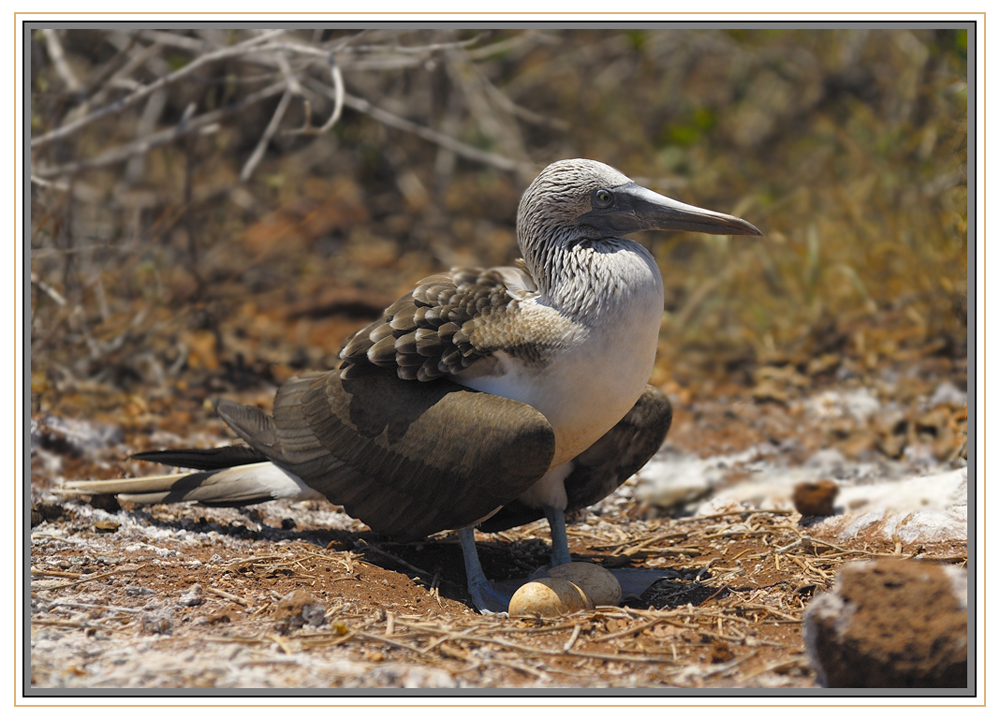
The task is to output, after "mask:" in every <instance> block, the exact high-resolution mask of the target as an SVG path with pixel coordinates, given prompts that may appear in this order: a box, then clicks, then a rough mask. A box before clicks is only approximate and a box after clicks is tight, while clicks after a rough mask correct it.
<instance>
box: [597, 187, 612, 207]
mask: <svg viewBox="0 0 1000 719" xmlns="http://www.w3.org/2000/svg"><path fill="white" fill-rule="evenodd" d="M594 199H595V200H596V201H597V204H598V205H600V206H601V207H610V206H611V204H612V203H613V202H614V201H615V196H614V195H612V194H611V193H610V192H609V191H608V190H598V191H597V192H595V193H594Z"/></svg>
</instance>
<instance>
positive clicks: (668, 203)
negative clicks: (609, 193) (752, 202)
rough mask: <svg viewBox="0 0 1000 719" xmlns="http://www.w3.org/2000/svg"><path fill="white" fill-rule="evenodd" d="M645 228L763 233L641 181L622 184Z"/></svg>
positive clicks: (716, 232) (716, 233) (744, 221)
mask: <svg viewBox="0 0 1000 719" xmlns="http://www.w3.org/2000/svg"><path fill="white" fill-rule="evenodd" d="M622 190H625V193H624V194H625V197H626V198H627V199H628V200H630V201H631V203H630V204H631V205H632V212H634V213H635V215H636V217H637V219H638V221H639V224H640V225H641V226H642V229H644V230H687V231H688V232H704V233H705V234H709V235H763V233H762V232H761V231H760V230H758V229H757V228H756V227H754V226H753V225H751V224H750V223H749V222H747V221H746V220H743V219H740V218H739V217H733V216H732V215H726V214H723V213H722V212H714V211H712V210H705V209H702V208H701V207H695V206H694V205H686V204H684V203H683V202H680V201H678V200H674V199H671V198H669V197H665V196H663V195H660V194H658V193H656V192H653V191H652V190H647V189H646V188H645V187H642V186H641V185H635V186H634V187H628V188H627V190H626V188H621V189H620V190H618V191H616V194H617V192H621V191H622Z"/></svg>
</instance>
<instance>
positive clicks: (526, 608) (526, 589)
mask: <svg viewBox="0 0 1000 719" xmlns="http://www.w3.org/2000/svg"><path fill="white" fill-rule="evenodd" d="M593 608H594V605H593V604H592V603H591V601H590V600H589V599H588V598H587V595H586V594H584V593H583V590H582V589H580V587H578V586H576V585H575V584H573V583H572V582H570V581H567V580H565V579H558V578H555V577H543V578H541V579H536V580H535V581H533V582H528V583H527V584H525V585H523V586H522V587H521V588H520V589H518V590H517V591H516V592H514V596H513V597H511V598H510V605H509V606H508V607H507V611H508V612H509V613H510V615H511V616H512V617H524V616H536V617H558V616H559V615H561V614H571V613H573V612H578V611H580V610H581V609H593Z"/></svg>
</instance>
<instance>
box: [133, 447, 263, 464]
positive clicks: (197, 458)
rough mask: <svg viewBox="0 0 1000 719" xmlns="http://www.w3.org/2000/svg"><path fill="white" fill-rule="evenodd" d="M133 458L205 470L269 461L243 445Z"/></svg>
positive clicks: (186, 450)
mask: <svg viewBox="0 0 1000 719" xmlns="http://www.w3.org/2000/svg"><path fill="white" fill-rule="evenodd" d="M132 459H140V460H142V461H143V462H159V463H160V464H165V465H167V466H169V467H183V468H184V469H204V470H212V469H227V468H229V467H235V466H236V465H239V464H255V463H257V462H265V461H267V457H265V456H264V455H263V454H261V453H260V452H258V451H257V450H256V449H253V448H252V447H243V446H241V445H231V446H229V447H214V448H212V449H161V450H157V451H153V452H139V453H138V454H133V455H132Z"/></svg>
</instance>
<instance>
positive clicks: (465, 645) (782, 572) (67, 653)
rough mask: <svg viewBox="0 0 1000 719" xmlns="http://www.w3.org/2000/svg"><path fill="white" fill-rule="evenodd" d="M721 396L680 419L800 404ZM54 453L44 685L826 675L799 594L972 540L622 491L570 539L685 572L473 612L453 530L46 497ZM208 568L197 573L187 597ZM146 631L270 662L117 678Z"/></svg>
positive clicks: (87, 468) (665, 682)
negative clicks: (532, 610) (314, 666)
mask: <svg viewBox="0 0 1000 719" xmlns="http://www.w3.org/2000/svg"><path fill="white" fill-rule="evenodd" d="M715 404H718V403H703V406H701V408H700V409H696V411H695V412H693V413H692V412H688V411H685V410H681V411H679V412H678V413H677V419H676V425H675V426H676V431H674V432H672V434H671V438H672V441H674V442H675V443H677V444H678V445H679V446H680V447H681V448H682V449H688V450H690V449H691V448H692V447H700V448H701V449H702V450H703V453H704V454H708V453H710V452H721V451H739V450H742V449H745V448H746V447H749V446H751V445H752V444H754V443H755V442H758V441H760V440H761V438H762V437H767V436H769V435H772V434H776V435H778V436H789V434H794V432H789V429H788V428H789V427H791V426H795V425H796V421H795V419H794V417H792V416H790V415H789V413H788V411H787V410H786V408H785V407H783V406H782V405H780V404H773V403H768V404H764V405H759V406H756V405H752V404H745V407H746V408H752V407H756V410H755V411H750V410H749V409H746V411H744V410H741V409H740V406H743V405H740V404H739V403H736V405H733V404H727V405H725V406H722V405H720V406H719V407H718V408H716V409H712V407H713V406H714V405H715ZM734 406H735V409H734V408H733V407H734ZM154 409H155V408H154ZM196 413H197V410H194V411H192V414H196ZM175 415H176V412H175V413H173V414H165V415H163V416H162V418H161V419H160V420H157V421H156V422H155V423H154V425H155V426H151V425H150V424H149V423H148V422H145V421H144V420H142V419H141V417H140V418H139V419H137V424H138V425H140V426H137V427H126V431H125V435H124V436H125V440H126V441H125V442H124V444H125V446H127V447H131V448H135V449H138V448H144V447H145V446H147V445H148V444H149V443H151V442H152V441H163V437H164V434H163V433H164V432H166V433H168V434H173V433H174V432H177V433H178V434H179V435H180V434H184V432H185V424H184V422H183V421H182V419H181V418H179V417H178V416H175ZM751 416H752V420H751V419H749V418H750V417H751ZM799 424H801V423H799ZM716 428H718V429H716ZM193 429H194V427H190V426H189V427H187V432H188V433H190V432H191V431H192V430H193ZM814 430H815V428H813V430H811V431H812V432H813V434H816V433H815V431H814ZM154 431H155V433H157V434H156V435H155V436H156V437H158V439H156V440H151V439H150V437H151V436H152V434H153V433H154ZM818 436H819V437H820V438H821V437H822V433H820V434H819V435H818ZM817 441H818V440H817ZM62 460H63V464H62V466H61V468H60V469H59V473H60V474H63V475H64V476H69V477H81V476H91V477H108V476H116V475H117V476H121V475H122V474H123V473H126V472H133V473H134V472H135V471H136V470H137V468H138V467H140V466H141V465H139V464H138V463H135V462H132V461H130V460H120V461H114V460H110V461H109V460H107V459H100V458H94V457H92V456H87V455H86V454H84V455H80V454H79V453H73V452H66V453H65V455H64V456H63V457H62ZM145 471H146V472H148V471H150V470H149V469H148V468H147V469H146V470H145ZM51 474H52V470H51V468H46V467H43V466H42V465H41V464H40V462H38V461H37V460H36V461H35V462H34V463H33V495H34V499H35V500H36V501H35V503H34V506H33V509H34V510H35V512H36V513H35V515H34V518H33V524H35V525H36V526H34V528H33V532H32V555H31V556H32V570H31V571H32V602H33V612H32V626H31V630H32V637H33V643H34V640H35V639H36V638H39V639H43V640H45V641H44V642H42V643H41V644H40V646H41V647H47V649H46V650H45V651H42V650H40V649H39V650H36V651H33V656H32V666H31V683H32V687H36V688H42V687H112V686H147V687H159V688H171V687H183V688H198V687H244V686H285V687H305V686H323V687H338V688H345V687H383V686H402V687H413V686H425V687H426V686H432V687H490V688H525V687H573V688H583V687H586V688H605V687H633V688H650V689H652V688H664V687H690V688H722V687H769V688H781V689H785V688H789V689H791V688H806V687H815V686H816V684H815V674H814V672H813V671H812V669H811V668H810V667H809V666H808V663H807V661H806V659H805V656H804V654H803V645H802V635H801V627H802V625H801V620H802V613H803V610H804V609H805V607H806V605H807V604H808V602H809V600H810V598H811V597H812V596H813V595H814V594H815V593H817V592H819V591H822V590H825V589H828V588H829V587H830V586H832V583H833V578H834V574H835V572H836V570H837V569H838V567H840V566H841V565H842V564H843V563H844V562H846V561H851V560H856V559H865V558H871V557H873V556H904V557H919V558H920V559H923V560H937V561H944V562H950V563H960V564H961V563H964V562H965V560H966V556H967V548H966V545H965V544H964V543H962V544H954V545H950V544H949V545H940V546H929V545H922V546H919V547H916V546H915V547H908V546H902V545H900V544H899V543H896V544H892V543H885V542H867V541H865V539H864V538H863V537H861V538H858V539H856V540H853V541H851V542H846V543H840V544H837V545H834V544H828V545H827V544H823V543H822V542H819V543H817V542H813V543H808V542H806V543H800V544H799V545H794V546H792V547H791V548H790V549H789V548H788V545H793V543H795V542H796V540H797V539H799V538H800V537H802V536H803V535H805V534H808V533H809V529H808V526H807V524H808V523H803V522H802V517H801V515H799V514H797V513H794V512H789V513H770V512H742V513H732V514H724V515H716V516H709V517H665V516H662V513H659V512H657V511H654V510H653V509H652V508H649V507H644V506H640V505H638V504H637V503H636V502H635V500H633V499H631V496H630V495H629V496H628V497H627V499H626V500H624V501H623V500H622V499H620V498H619V499H617V500H615V501H613V502H610V503H609V504H606V505H605V506H604V508H603V511H602V513H601V514H600V515H597V514H594V513H586V512H585V513H583V515H584V516H582V517H580V518H578V521H577V522H576V523H574V524H571V525H570V528H569V533H570V549H571V551H572V553H573V557H574V560H575V561H594V562H600V563H601V564H603V565H604V566H607V567H626V566H630V567H646V568H656V569H671V570H674V571H675V572H676V574H677V576H676V578H674V579H672V580H665V581H662V582H660V583H658V584H657V585H655V586H654V587H653V588H651V589H650V590H649V591H648V592H647V593H646V594H644V595H643V597H642V598H641V599H632V600H629V601H627V602H626V603H625V605H624V606H622V607H618V608H610V607H606V608H598V609H595V610H592V611H585V612H580V613H577V614H573V615H569V616H565V617H561V618H557V619H521V618H508V617H502V616H480V615H478V614H476V613H475V611H474V610H473V609H471V605H470V603H469V601H468V596H467V594H466V591H465V584H464V583H465V576H464V572H463V570H462V559H461V550H460V548H459V546H458V543H457V540H456V539H455V538H454V535H452V534H450V533H443V534H440V535H435V536H433V537H430V538H428V539H426V540H424V541H421V542H415V543H407V544H399V543H394V542H391V541H388V540H387V539H385V538H384V537H381V536H378V535H375V534H373V533H372V532H370V531H368V530H367V528H366V527H365V526H364V525H363V524H361V523H360V522H357V521H356V520H353V519H351V518H349V517H347V516H346V515H345V514H343V512H342V511H340V510H339V509H337V508H334V507H332V506H331V505H327V504H324V503H321V502H301V503H294V504H293V503H288V502H272V503H267V504H262V505H258V507H256V508H251V509H244V510H237V509H218V508H205V507H199V506H188V505H169V506H167V505H160V506H154V507H132V506H129V505H126V507H125V509H126V510H127V513H126V514H124V515H114V516H109V515H107V514H104V513H103V512H100V511H96V510H95V509H94V507H92V506H91V505H88V504H87V503H84V502H80V501H77V500H71V501H70V500H67V501H57V502H51V501H41V497H42V496H43V495H42V492H43V490H44V488H45V487H51V486H52V482H51V479H50V476H51ZM94 504H95V505H97V506H98V507H103V508H105V509H107V510H108V511H111V512H114V511H116V509H117V507H116V506H115V504H114V503H113V502H112V503H111V504H107V503H104V504H102V503H100V502H99V501H97V500H95V502H94ZM479 547H480V553H481V556H482V561H483V565H484V568H485V570H486V573H487V575H488V576H490V577H491V578H495V579H503V578H512V577H519V576H526V575H527V574H529V573H530V572H531V571H533V570H534V569H535V568H537V567H538V566H540V565H543V564H545V563H546V561H547V557H548V529H547V526H546V525H545V523H544V522H536V523H534V524H531V525H527V526H525V527H521V528H518V529H516V530H510V531H507V532H502V533H499V534H496V535H479ZM196 584H197V585H200V587H201V590H203V591H202V592H200V593H199V594H200V595H201V596H200V597H196V598H195V599H194V600H191V599H190V597H191V596H192V595H191V594H190V592H191V589H192V587H193V585H196ZM296 589H300V590H305V591H307V592H308V593H309V594H311V595H312V597H314V598H315V600H318V602H319V603H321V604H322V605H323V606H324V607H325V609H326V616H325V622H324V623H323V624H321V625H319V626H312V625H307V626H305V627H301V628H295V627H292V628H289V627H288V626H287V625H288V616H289V610H288V608H286V607H284V606H280V602H281V599H282V598H283V597H285V596H286V595H288V594H289V593H290V592H292V591H293V590H296ZM195 592H198V590H195ZM185 593H188V594H185ZM150 642H154V643H155V646H156V649H157V650H158V651H160V652H166V653H168V654H170V655H175V656H188V655H189V654H191V653H193V654H194V655H197V654H198V653H205V654H209V653H212V652H220V651H227V652H228V651H230V649H232V651H233V652H234V653H236V654H239V653H240V651H242V654H240V656H241V657H242V659H240V660H239V661H237V662H236V664H239V665H240V666H243V667H250V666H255V667H270V668H273V673H272V674H270V675H268V676H267V677H265V678H264V679H261V678H260V676H259V675H253V676H252V677H250V678H247V677H249V676H250V675H239V674H236V673H233V672H234V670H233V669H232V668H229V669H225V670H224V669H221V668H219V669H217V670H212V671H205V670H204V667H202V666H200V665H198V666H195V665H192V666H191V667H190V668H188V669H185V667H184V665H176V666H171V667H167V668H164V669H163V670H162V671H159V672H157V673H155V674H154V675H151V676H144V677H139V676H131V677H126V678H123V677H122V676H119V675H116V674H115V673H114V672H113V671H112V670H111V668H109V667H110V665H109V664H108V662H109V661H110V659H109V657H110V653H109V652H110V650H111V649H113V648H114V649H116V650H117V648H125V650H127V648H128V647H145V648H147V649H148V647H149V643H150ZM54 646H56V647H61V649H59V650H56V649H53V647H54ZM102 647H103V648H102ZM307 659H308V660H309V662H312V663H315V662H320V663H325V664H326V665H329V666H333V665H335V664H336V662H338V661H344V660H346V661H348V662H349V664H348V665H345V666H349V667H350V671H348V672H346V673H341V674H336V673H334V674H325V675H319V677H318V678H317V675H315V674H310V673H308V672H304V671H299V670H296V669H295V667H296V666H300V664H301V662H302V661H305V660H307ZM118 661H119V663H121V662H122V661H125V660H123V659H120V658H119V660H118ZM240 662H242V664H240ZM296 662H299V664H297V663H296ZM337 666H340V665H337ZM380 668H382V669H385V670H386V671H381V670H380ZM390 669H391V671H390ZM414 672H416V673H414ZM244 682H245V683H244Z"/></svg>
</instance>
